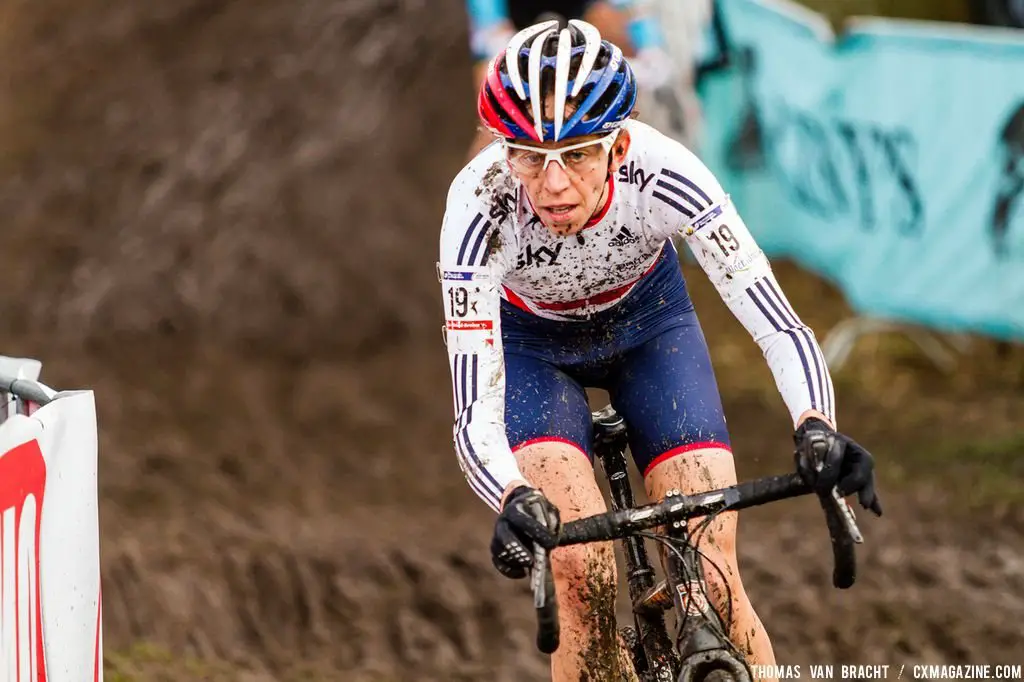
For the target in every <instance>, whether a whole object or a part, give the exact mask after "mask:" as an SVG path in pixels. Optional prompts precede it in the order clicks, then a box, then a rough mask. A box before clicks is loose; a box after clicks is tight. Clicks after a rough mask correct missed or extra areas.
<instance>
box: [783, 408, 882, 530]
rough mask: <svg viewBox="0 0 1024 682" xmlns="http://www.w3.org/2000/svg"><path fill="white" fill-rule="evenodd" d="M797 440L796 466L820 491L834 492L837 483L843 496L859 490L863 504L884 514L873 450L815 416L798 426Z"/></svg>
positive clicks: (878, 514) (860, 500)
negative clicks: (876, 483) (865, 447)
mask: <svg viewBox="0 0 1024 682" xmlns="http://www.w3.org/2000/svg"><path fill="white" fill-rule="evenodd" d="M793 442H794V443H795V444H796V451H795V452H794V460H795V461H796V470H797V472H799V474H800V477H801V478H803V480H804V481H805V482H806V483H807V484H808V485H810V486H811V487H813V488H814V489H815V491H816V492H817V493H818V494H819V495H822V494H830V493H831V490H832V488H833V487H835V488H837V489H838V490H839V494H840V495H842V496H843V497H845V496H847V495H852V494H853V493H857V500H858V501H859V502H860V506H862V507H863V508H864V509H869V510H871V511H872V512H873V513H874V514H875V515H876V516H881V515H882V504H881V502H880V500H879V499H878V494H877V493H876V492H875V459H874V457H872V456H871V453H870V452H868V451H867V450H865V449H864V448H863V447H862V446H861V445H860V444H858V443H857V442H856V441H854V440H853V439H852V438H850V437H849V436H845V435H843V434H842V433H839V432H838V431H836V430H834V429H833V428H832V427H830V426H829V425H828V424H826V423H825V422H823V421H822V420H820V419H816V418H814V417H811V418H809V419H807V420H805V421H804V422H803V423H802V424H801V425H800V426H799V427H798V428H797V430H796V432H795V433H794V434H793Z"/></svg>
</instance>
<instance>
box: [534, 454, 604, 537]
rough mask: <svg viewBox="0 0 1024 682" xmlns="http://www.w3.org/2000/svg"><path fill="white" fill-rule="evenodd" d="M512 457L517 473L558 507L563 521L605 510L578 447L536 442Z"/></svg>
mask: <svg viewBox="0 0 1024 682" xmlns="http://www.w3.org/2000/svg"><path fill="white" fill-rule="evenodd" d="M515 454H516V461H517V462H518V463H519V470H520V471H522V472H523V475H524V476H526V478H527V480H528V481H530V483H532V484H533V485H534V486H536V487H537V488H539V489H540V491H541V492H542V493H544V496H545V497H547V498H548V500H550V501H551V503H552V504H554V505H555V506H556V507H558V511H559V514H560V516H561V518H562V521H563V522H565V521H572V520H573V519H578V518H582V517H584V516H590V515H592V514H600V513H601V512H603V511H606V509H607V506H606V505H605V501H604V497H602V495H601V489H600V488H599V487H598V485H597V480H596V479H595V478H594V467H593V464H591V462H590V459H589V458H588V457H587V455H586V453H584V452H583V451H582V449H580V447H579V446H577V445H575V444H572V443H569V442H566V441H563V440H558V439H538V440H536V441H533V442H531V443H530V444H528V445H525V446H522V447H519V448H516V453H515Z"/></svg>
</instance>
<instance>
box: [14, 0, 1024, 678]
mask: <svg viewBox="0 0 1024 682" xmlns="http://www.w3.org/2000/svg"><path fill="white" fill-rule="evenodd" d="M0 17H2V20H0V76H2V77H0V148H2V150H3V151H2V154H0V212H2V214H3V215H4V216H5V221H4V227H3V229H2V231H0V258H2V264H3V269H4V274H5V278H4V282H5V286H4V288H3V290H2V294H0V325H2V326H0V329H2V336H0V339H2V344H0V351H2V352H4V353H5V354H9V355H31V356H35V357H39V358H41V359H42V360H43V361H44V379H45V380H46V381H47V382H48V383H49V384H51V385H54V386H57V387H66V388H71V387H90V388H93V389H95V391H96V394H97V401H98V406H99V419H100V430H101V446H100V447H101V451H100V452H101V454H100V496H101V509H100V514H101V527H102V555H103V587H104V590H103V596H104V621H105V622H104V625H105V645H106V651H107V671H108V672H107V675H108V678H109V679H115V680H117V679H121V680H128V679H146V680H162V679H167V680H184V679H224V680H235V679H237V680H249V681H256V680H272V679H282V680H314V679H323V680H328V679H331V680H346V681H354V682H359V681H362V680H366V681H370V680H376V681H378V682H384V681H391V680H396V681H397V680H500V681H506V680H507V681H509V682H511V681H512V680H542V679H544V678H545V672H546V668H547V663H546V660H545V658H544V657H543V656H541V655H539V654H537V653H536V652H535V650H534V649H533V623H532V621H531V617H532V612H531V606H530V602H529V598H528V595H527V591H526V590H527V588H526V585H525V584H524V583H522V582H511V581H508V580H505V579H502V578H501V577H500V576H498V575H497V573H496V572H495V571H494V570H493V569H492V568H491V566H490V563H489V559H488V557H487V554H486V544H487V540H488V538H489V531H490V527H491V524H492V523H493V516H492V515H491V513H490V512H489V511H488V510H487V509H486V508H485V507H484V506H483V504H482V503H481V502H479V501H478V500H477V499H476V498H475V497H473V495H472V493H471V492H470V490H469V488H468V487H467V486H466V485H465V483H464V482H463V480H462V478H461V474H460V472H459V469H458V466H457V464H456V460H455V456H454V454H453V452H452V450H451V447H450V433H451V430H450V420H451V414H450V410H451V403H450V399H449V393H448V392H449V390H450V389H449V386H450V384H449V379H448V376H447V371H448V370H447V364H446V362H445V356H444V349H443V346H442V345H441V335H440V322H441V318H440V316H441V309H440V303H439V301H438V294H439V287H438V284H437V281H436V277H435V273H434V260H435V253H436V245H437V235H438V229H439V223H440V217H441V213H442V208H443V202H444V197H445V192H446V189H447V185H448V182H449V181H450V179H451V177H452V176H453V175H454V173H455V172H456V171H457V170H458V168H459V166H460V164H461V160H462V158H463V154H464V150H465V147H466V145H467V144H468V141H469V139H470V136H471V134H472V125H473V107H472V103H471V96H470V83H469V63H468V57H467V53H466V47H465V45H466V29H465V23H464V17H463V14H462V3H461V0H429V2H428V1H427V0H335V1H333V2H331V1H329V0H292V1H291V2H281V0H161V1H160V2H127V1H124V0H118V1H116V2H115V1H108V2H101V1H100V0H50V1H49V2H47V3H30V2H10V3H8V4H7V5H6V6H5V7H4V8H3V9H0ZM752 220H756V218H755V219H752ZM778 271H779V273H780V279H781V281H782V284H783V286H784V288H785V289H786V291H787V292H788V293H789V294H790V296H791V298H792V299H793V301H794V305H795V306H796V308H797V310H799V311H801V312H802V313H803V314H804V315H805V317H806V318H807V319H808V321H809V322H811V323H812V324H813V326H814V327H815V328H816V329H817V330H818V331H819V336H823V335H824V334H825V333H826V332H827V330H828V329H829V328H830V327H831V326H832V325H834V324H835V323H836V322H838V321H839V320H840V319H842V317H843V316H844V315H845V314H846V309H845V307H844V305H843V303H842V299H841V297H840V296H839V295H838V294H837V293H836V292H835V291H833V290H832V289H830V288H828V287H827V286H826V285H824V284H822V283H821V282H820V281H818V280H817V279H815V278H813V277H811V276H809V275H807V274H806V273H801V272H799V271H797V270H796V269H795V268H792V267H790V266H788V265H786V264H780V265H779V268H778ZM686 274H687V277H688V279H689V281H690V282H691V285H692V289H693V295H694V297H695V299H696V301H697V305H698V311H699V312H700V314H701V319H702V320H703V322H704V324H705V326H706V332H707V336H708V339H709V343H710V344H711V347H712V355H713V359H714V362H715V365H716V369H717V371H718V373H719V375H720V378H721V383H722V390H723V393H724V394H725V400H726V408H727V414H728V416H729V423H730V427H731V429H732V431H733V433H734V440H735V447H736V452H737V460H738V466H739V473H740V476H741V477H748V476H753V475H756V474H762V473H768V472H773V471H786V470H788V469H789V468H790V466H791V459H790V454H789V452H790V450H789V448H790V440H789V431H788V427H789V424H788V418H787V415H786V412H785V409H784V407H783V405H782V403H781V400H780V399H779V398H778V395H777V393H776V392H775V389H774V386H773V384H772V381H771V377H770V375H769V373H768V370H767V368H766V367H765V365H764V363H763V361H762V360H761V358H760V353H759V351H758V349H757V347H756V346H755V345H754V344H753V343H752V342H751V341H750V339H749V338H748V337H747V336H746V334H745V332H744V331H743V330H742V328H741V327H740V326H739V324H738V323H737V322H736V321H735V320H733V319H732V318H731V317H730V316H729V314H728V312H727V311H726V309H725V308H724V306H723V305H722V304H721V302H720V301H719V300H718V299H717V297H716V295H715V293H714V291H713V290H712V289H711V288H710V285H709V284H708V283H707V281H706V279H704V278H703V275H702V274H701V273H700V272H699V271H697V270H695V269H693V268H692V267H691V266H687V269H686ZM1022 367H1024V352H1022V349H1021V348H1020V347H1009V348H1005V347H997V346H996V345H995V344H992V343H990V342H988V341H986V340H983V339H974V340H972V345H971V351H970V353H969V355H968V356H966V357H964V358H963V359H962V360H961V364H960V365H959V366H958V368H957V370H956V372H955V373H954V374H944V373H943V372H941V371H940V370H938V369H936V368H935V367H933V366H931V365H929V364H928V362H927V361H926V360H925V359H923V357H922V356H921V355H920V354H919V353H917V352H916V351H914V350H913V349H912V348H909V347H907V346H906V345H905V344H903V343H901V342H900V341H899V340H898V339H891V338H885V339H875V340H868V341H866V342H865V343H864V344H863V345H862V346H860V347H859V348H858V351H857V352H856V353H855V354H854V356H853V357H852V358H851V360H850V362H849V363H848V364H847V366H846V367H844V368H843V370H842V371H841V372H837V374H836V385H837V394H838V399H839V405H840V408H839V409H840V420H841V426H842V427H843V428H844V429H845V430H847V431H849V432H850V433H853V434H856V436H857V438H858V439H859V440H860V441H862V442H863V443H864V444H866V445H867V446H868V447H870V448H872V449H873V450H875V451H876V452H877V454H878V457H879V460H880V466H881V468H882V470H883V471H882V474H883V478H884V481H885V485H884V488H883V500H884V503H885V506H886V514H885V516H884V517H883V518H882V519H874V518H868V517H867V515H866V514H861V515H860V518H861V519H862V528H863V530H864V532H865V535H866V538H867V542H866V545H865V546H864V548H863V550H862V552H861V555H860V561H861V563H860V579H859V581H858V584H857V585H856V586H855V588H854V589H852V590H850V591H847V592H839V591H836V590H834V589H832V588H831V586H830V578H829V571H830V568H829V562H830V552H829V547H828V537H827V533H826V530H825V527H824V524H823V522H822V520H821V519H820V518H819V515H820V512H819V511H818V510H817V508H816V507H815V505H814V504H813V503H811V502H804V501H796V502H789V503H784V504H780V505H778V506H777V507H776V508H772V509H762V510H755V511H751V512H749V513H745V515H744V517H743V519H742V520H741V524H740V529H741V531H740V532H741V540H740V541H741V557H742V559H741V560H742V564H741V568H742V570H743V571H744V573H745V576H746V583H747V585H748V587H747V589H748V592H749V593H750V594H751V596H752V598H753V600H754V603H755V605H756V606H757V608H758V610H759V612H760V615H761V617H762V619H763V620H764V622H765V624H766V626H767V628H768V630H769V632H770V634H771V635H772V636H773V639H774V643H775V647H776V653H777V657H778V659H779V662H780V663H786V664H796V663H803V664H805V665H806V664H808V663H834V664H841V663H888V664H892V665H896V666H898V665H900V664H911V663H914V662H937V663H956V662H978V663H990V664H994V663H999V662H1010V663H1024V654H1022V652H1024V635H1022V634H1021V628H1020V622H1021V621H1022V619H1024V513H1022V511H1021V506H1020V500H1021V493H1020V490H1021V487H1022V486H1021V484H1022V483H1024V465H1022V462H1024V457H1022V456H1021V455H1022V454H1024V447H1022V444H1024V439H1022V438H1021V437H1020V431H1021V426H1020V425H1021V424H1022V423H1024V398H1022V395H1024V371H1022ZM805 676H806V672H805Z"/></svg>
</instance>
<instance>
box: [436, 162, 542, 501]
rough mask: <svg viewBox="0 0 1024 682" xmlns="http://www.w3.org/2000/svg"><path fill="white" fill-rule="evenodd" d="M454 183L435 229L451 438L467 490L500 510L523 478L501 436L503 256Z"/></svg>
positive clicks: (483, 211)
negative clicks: (511, 487) (451, 404)
mask: <svg viewBox="0 0 1024 682" xmlns="http://www.w3.org/2000/svg"><path fill="white" fill-rule="evenodd" d="M461 189H462V183H461V181H460V179H458V178H457V179H456V182H455V183H454V184H453V186H452V190H451V192H450V193H449V199H448V207H447V209H446V210H445V215H444V221H443V225H442V229H441V244H440V247H441V249H440V261H439V262H438V277H439V279H440V281H441V296H442V302H443V304H444V313H445V326H444V335H445V344H446V346H447V348H448V364H449V368H450V369H451V376H452V395H453V398H454V410H455V423H454V427H453V430H452V435H453V439H454V444H455V452H456V456H457V457H458V461H459V466H460V467H461V469H462V472H463V474H464V475H465V477H466V481H467V482H468V483H469V486H470V487H471V488H472V489H473V491H474V492H475V493H476V494H477V495H478V496H479V497H480V498H481V499H482V500H483V501H484V502H486V503H487V504H488V505H489V506H490V507H491V508H492V509H494V510H495V511H499V507H500V500H501V496H502V492H503V491H504V490H505V487H506V486H507V485H508V484H509V483H511V482H512V481H514V480H517V479H523V480H525V478H524V476H523V475H522V473H520V471H519V467H518V466H517V464H516V459H515V456H514V455H513V454H512V450H511V449H510V447H509V443H508V439H507V437H506V435H505V371H504V357H503V354H502V346H501V315H500V310H501V294H500V290H501V283H502V279H503V276H504V272H505V263H506V259H505V257H504V250H503V249H502V246H501V244H502V233H501V226H500V225H499V224H497V223H496V222H495V221H492V220H491V219H490V218H489V215H488V211H487V206H486V205H485V204H483V203H481V202H480V201H478V200H476V199H475V197H474V194H473V192H472V190H470V191H468V192H463V191H461Z"/></svg>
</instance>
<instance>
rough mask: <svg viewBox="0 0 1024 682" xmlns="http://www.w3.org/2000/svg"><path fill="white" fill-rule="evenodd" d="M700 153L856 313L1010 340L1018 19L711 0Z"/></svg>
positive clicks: (1017, 253) (769, 235)
mask: <svg viewBox="0 0 1024 682" xmlns="http://www.w3.org/2000/svg"><path fill="white" fill-rule="evenodd" d="M720 1H721V5H722V7H721V9H722V12H723V18H724V22H725V29H726V35H727V39H728V42H729V46H730V50H731V54H732V59H733V64H734V65H733V66H732V67H731V68H730V69H729V70H728V71H726V72H720V73H718V74H714V75H712V76H710V77H709V78H708V79H707V81H706V82H705V84H704V86H703V92H702V96H703V98H704V104H705V120H706V124H705V125H706V133H705V134H706V140H705V145H704V147H703V148H702V149H701V150H700V151H701V155H702V156H703V158H704V159H705V161H706V162H707V163H708V165H709V166H710V167H711V168H712V170H714V171H715V172H716V173H717V174H718V175H719V177H720V178H721V180H722V184H723V185H724V186H725V187H726V189H727V191H729V192H730V193H731V194H732V195H733V198H734V199H735V201H736V203H737V205H738V206H739V207H740V209H741V210H742V211H743V214H744V217H745V219H746V222H747V223H748V225H749V226H750V229H751V231H752V232H753V233H754V235H755V236H756V237H757V238H758V240H759V242H760V243H761V245H762V247H763V248H764V250H765V251H766V252H767V253H768V254H769V255H773V256H790V257H792V258H793V259H795V260H797V261H798V262H800V263H801V264H802V265H804V266H805V267H808V268H809V269H812V270H814V271H816V272H819V273H821V274H822V275H824V276H826V277H828V278H829V279H831V280H833V281H835V282H836V283H837V284H838V286H840V287H841V288H842V290H843V291H844V292H845V294H846V296H847V298H848V300H849V302H850V304H851V305H852V306H853V307H854V308H855V309H856V310H857V311H858V312H859V313H861V314H868V315H873V316H876V317H884V318H889V319H897V320H904V321H912V322H917V323H921V324H924V325H927V326H930V327H933V328H937V329H940V330H945V331H974V332H979V333H983V334H987V335H991V336H996V337H1001V338H1015V339H1024V32H1019V33H1017V34H1015V33H1013V32H1011V31H1007V30H998V29H975V28H970V27H959V26H956V25H939V24H933V23H923V22H905V21H888V20H871V21H863V22H859V23H855V24H853V25H852V26H851V28H850V29H849V30H848V31H847V32H846V33H844V34H843V35H842V36H841V37H839V38H838V39H833V36H832V34H831V32H830V29H829V27H828V24H827V23H826V22H825V21H824V19H823V18H821V17H819V16H818V15H816V14H813V13H811V12H809V11H807V10H805V9H803V8H801V7H799V6H796V5H792V4H788V3H782V2H775V1H769V0H720Z"/></svg>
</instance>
